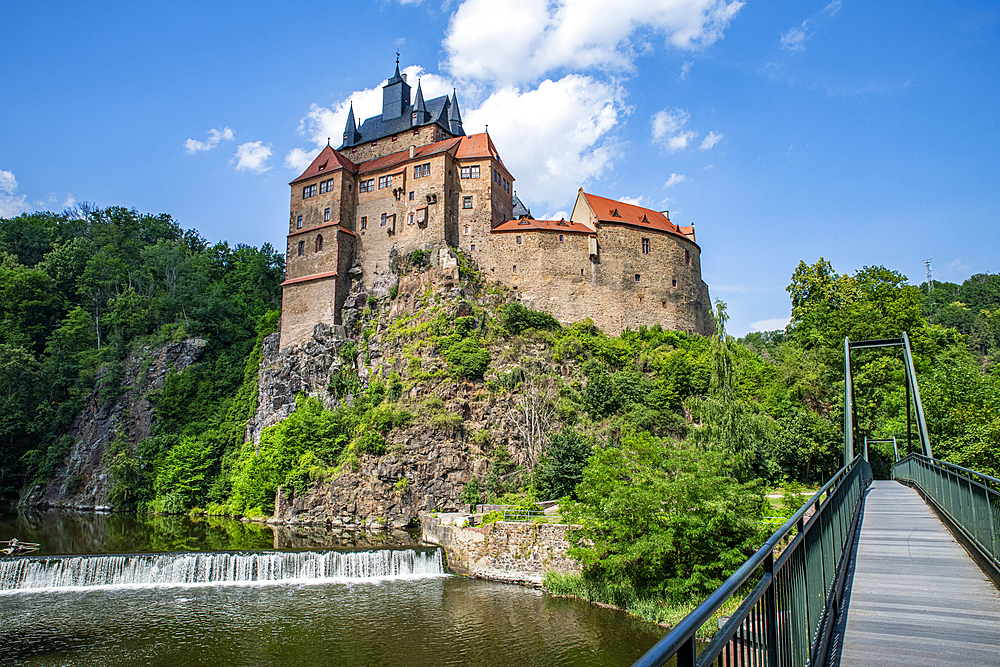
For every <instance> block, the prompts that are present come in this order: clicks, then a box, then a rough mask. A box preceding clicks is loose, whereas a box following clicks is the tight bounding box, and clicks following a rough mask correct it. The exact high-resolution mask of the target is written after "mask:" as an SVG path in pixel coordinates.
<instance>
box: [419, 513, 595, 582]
mask: <svg viewBox="0 0 1000 667" xmlns="http://www.w3.org/2000/svg"><path fill="white" fill-rule="evenodd" d="M570 529H571V527H570V526H567V525H562V524H542V523H512V522H506V521H497V522H496V523H492V524H489V525H486V526H474V527H462V526H460V525H454V524H452V525H449V524H448V523H447V522H446V521H442V520H441V518H439V517H434V516H431V515H421V517H420V530H421V534H422V537H423V540H424V541H425V542H429V543H431V544H437V545H439V546H441V547H442V548H444V549H445V550H446V551H447V552H448V565H449V567H451V568H452V569H453V570H455V571H457V572H462V573H468V575H469V576H470V577H479V578H482V579H493V580H495V581H506V582H510V583H517V584H527V585H531V586H540V585H541V584H542V579H543V578H544V576H545V573H546V572H548V571H555V572H562V573H568V572H579V571H580V564H579V563H578V562H577V561H575V560H573V559H572V558H570V557H569V556H568V555H567V550H568V549H569V548H570V543H569V540H568V538H567V533H568V532H569V530H570Z"/></svg>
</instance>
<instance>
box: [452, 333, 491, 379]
mask: <svg viewBox="0 0 1000 667" xmlns="http://www.w3.org/2000/svg"><path fill="white" fill-rule="evenodd" d="M445 359H446V360H447V361H448V366H449V367H450V368H451V370H452V372H453V373H454V374H455V375H457V376H459V377H463V378H466V379H468V380H479V379H482V377H483V374H484V373H485V372H486V369H487V368H489V365H490V352H489V350H487V349H486V348H485V347H482V346H481V345H480V344H479V342H478V341H476V340H474V339H472V338H465V339H463V340H462V341H460V342H458V343H456V344H454V345H452V346H451V347H449V348H448V351H447V352H446V353H445Z"/></svg>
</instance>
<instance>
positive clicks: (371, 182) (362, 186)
mask: <svg viewBox="0 0 1000 667" xmlns="http://www.w3.org/2000/svg"><path fill="white" fill-rule="evenodd" d="M358 192H375V179H374V178H369V179H368V180H367V181H361V182H360V183H358Z"/></svg>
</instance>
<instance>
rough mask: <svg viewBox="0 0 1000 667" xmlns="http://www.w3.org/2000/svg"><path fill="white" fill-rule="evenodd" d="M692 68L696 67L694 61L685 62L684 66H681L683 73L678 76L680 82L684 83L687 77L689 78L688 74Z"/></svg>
mask: <svg viewBox="0 0 1000 667" xmlns="http://www.w3.org/2000/svg"><path fill="white" fill-rule="evenodd" d="M692 67H694V61H693V60H685V61H684V64H683V65H681V73H680V74H679V75H678V76H677V79H678V80H680V81H683V80H684V79H686V78H687V76H688V72H690V71H691V68H692Z"/></svg>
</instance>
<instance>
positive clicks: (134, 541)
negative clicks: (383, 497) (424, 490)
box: [0, 512, 663, 667]
mask: <svg viewBox="0 0 1000 667" xmlns="http://www.w3.org/2000/svg"><path fill="white" fill-rule="evenodd" d="M13 536H16V537H18V539H21V540H22V541H32V542H40V543H41V544H42V545H43V546H44V547H45V552H44V553H43V552H41V551H40V552H38V553H37V554H35V555H33V556H32V557H22V558H19V559H17V558H15V559H0V647H2V649H0V665H6V664H10V665H15V664H16V665H68V664H72V665H108V664H114V665H248V666H249V665H253V666H259V665H284V666H287V665H407V666H413V667H423V666H428V667H430V666H432V665H433V666H437V665H482V666H484V667H486V666H492V665H497V666H499V665H518V666H519V667H527V666H529V665H567V666H576V665H580V666H583V665H588V666H589V665H593V666H604V665H608V666H610V665H629V664H631V663H632V662H633V661H634V660H635V659H636V658H638V657H639V656H640V655H642V654H643V653H644V652H645V651H646V649H648V648H649V647H650V646H652V644H653V643H655V642H656V640H657V639H659V638H660V637H661V636H662V635H663V630H662V629H661V628H658V627H656V626H652V625H650V624H647V623H644V622H642V621H638V620H636V619H633V618H631V617H629V616H626V615H625V614H622V613H620V612H616V611H612V610H608V609H602V608H599V607H595V606H593V605H590V604H587V603H585V602H582V601H580V600H570V599H563V598H554V597H552V596H549V595H547V594H545V593H542V592H540V591H537V590H533V589H528V588H523V587H519V586H512V585H508V584H500V583H493V582H486V581H481V580H474V579H467V578H464V577H456V576H451V575H449V574H447V573H445V572H444V570H443V568H442V566H441V561H442V555H441V552H440V551H438V550H437V549H435V548H429V547H425V546H421V545H419V544H418V543H417V541H416V539H415V538H414V536H413V535H410V534H407V533H402V532H397V533H378V534H369V533H360V534H348V533H336V532H332V531H328V530H324V529H297V530H291V529H284V528H277V529H274V530H272V528H271V527H269V526H264V525H259V524H246V523H243V522H239V521H234V520H230V519H208V518H204V517H202V518H194V519H192V518H188V517H148V518H145V517H143V518H137V517H131V516H124V515H99V514H94V515H92V514H76V513H69V512H44V513H37V512H32V513H26V514H21V515H8V516H2V517H0V539H9V537H13Z"/></svg>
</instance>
